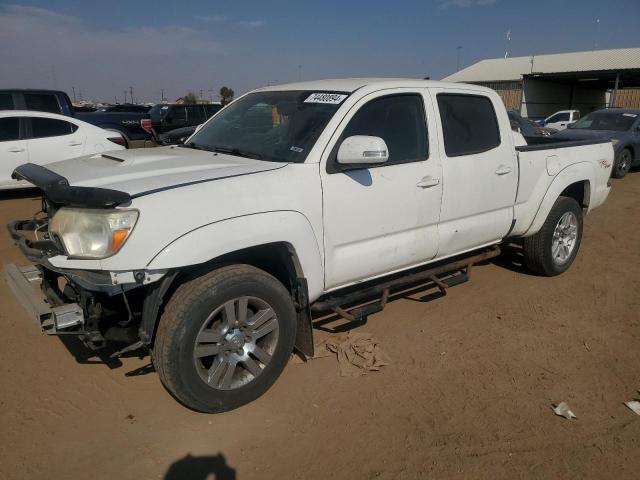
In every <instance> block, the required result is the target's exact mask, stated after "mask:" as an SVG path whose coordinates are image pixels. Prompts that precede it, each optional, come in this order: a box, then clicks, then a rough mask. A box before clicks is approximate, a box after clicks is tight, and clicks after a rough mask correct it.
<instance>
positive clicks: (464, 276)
mask: <svg viewBox="0 0 640 480" xmlns="http://www.w3.org/2000/svg"><path fill="white" fill-rule="evenodd" d="M498 255H500V247H498V246H494V247H492V248H490V249H489V250H486V251H484V252H482V253H478V254H476V255H473V256H470V257H466V258H463V259H461V260H458V261H454V262H450V263H445V264H442V265H439V266H437V267H433V268H430V269H427V270H423V271H420V272H417V273H413V274H410V275H406V276H403V277H399V278H395V279H392V280H387V281H382V282H380V283H377V284H375V285H373V286H370V287H367V288H364V289H361V290H356V291H353V292H350V293H346V294H343V295H340V294H337V295H335V296H330V297H327V298H326V299H323V300H320V301H317V302H315V303H314V304H312V305H311V311H312V312H315V313H320V312H334V313H336V314H338V315H340V316H341V317H342V318H344V319H345V320H348V321H349V323H354V324H364V323H366V321H367V317H368V316H369V315H372V314H374V313H377V312H380V311H382V310H383V309H384V307H385V306H386V304H387V301H388V300H389V296H390V295H392V294H393V293H394V292H400V291H402V290H406V289H408V288H414V287H418V286H419V285H420V284H424V283H425V282H430V283H433V286H435V287H437V288H438V289H439V290H440V292H441V293H443V294H444V293H445V291H446V289H447V288H449V287H453V286H455V285H459V284H461V283H464V282H466V281H468V280H469V277H470V276H471V267H472V266H473V264H475V263H479V262H482V261H485V260H489V259H491V258H494V257H497V256H498ZM376 297H378V299H376ZM372 299H374V300H372ZM345 305H352V306H351V307H345Z"/></svg>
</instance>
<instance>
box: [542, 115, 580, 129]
mask: <svg viewBox="0 0 640 480" xmlns="http://www.w3.org/2000/svg"><path fill="white" fill-rule="evenodd" d="M578 120H580V110H560V111H559V112H556V113H554V114H553V115H551V116H549V117H547V118H545V119H544V120H541V121H540V122H538V123H539V124H540V125H542V126H543V127H547V128H555V129H556V130H558V131H559V130H564V129H565V128H567V127H568V126H569V125H571V124H572V123H575V122H577V121H578Z"/></svg>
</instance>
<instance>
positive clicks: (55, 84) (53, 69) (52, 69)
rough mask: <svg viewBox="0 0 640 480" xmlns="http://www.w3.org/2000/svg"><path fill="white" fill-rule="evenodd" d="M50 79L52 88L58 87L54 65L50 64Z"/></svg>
mask: <svg viewBox="0 0 640 480" xmlns="http://www.w3.org/2000/svg"><path fill="white" fill-rule="evenodd" d="M51 81H52V82H53V89H54V90H57V89H58V77H57V76H56V66H55V65H51Z"/></svg>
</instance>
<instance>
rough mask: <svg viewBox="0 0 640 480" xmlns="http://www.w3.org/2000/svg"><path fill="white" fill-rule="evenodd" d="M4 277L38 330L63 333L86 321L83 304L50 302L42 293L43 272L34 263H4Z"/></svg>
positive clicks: (48, 332) (54, 333) (51, 333)
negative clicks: (18, 264) (22, 265)
mask: <svg viewBox="0 0 640 480" xmlns="http://www.w3.org/2000/svg"><path fill="white" fill-rule="evenodd" d="M4 273H5V278H6V280H7V284H8V285H9V288H10V289H11V291H12V292H13V295H14V296H15V298H16V299H17V300H18V302H19V303H20V304H21V305H22V307H23V308H24V309H25V311H26V312H27V314H28V315H29V317H30V318H31V320H33V322H34V323H35V324H36V325H37V326H38V327H39V328H40V330H41V331H42V332H44V333H46V334H49V335H56V334H60V333H64V331H65V330H66V329H69V328H71V327H78V326H82V325H84V323H85V319H84V312H83V310H82V307H80V305H78V304H77V303H61V304H59V305H53V304H52V303H50V302H48V301H47V299H45V295H44V293H43V292H42V289H41V284H42V273H41V271H40V270H39V269H38V268H37V267H35V266H34V265H27V266H24V267H18V266H16V265H13V264H9V265H6V266H5V269H4Z"/></svg>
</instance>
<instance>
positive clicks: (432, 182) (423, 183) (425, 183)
mask: <svg viewBox="0 0 640 480" xmlns="http://www.w3.org/2000/svg"><path fill="white" fill-rule="evenodd" d="M439 184H440V179H439V178H433V177H432V176H430V175H429V176H426V177H423V178H422V180H420V181H419V182H418V183H417V184H416V187H420V188H429V187H435V186H436V185H439Z"/></svg>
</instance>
